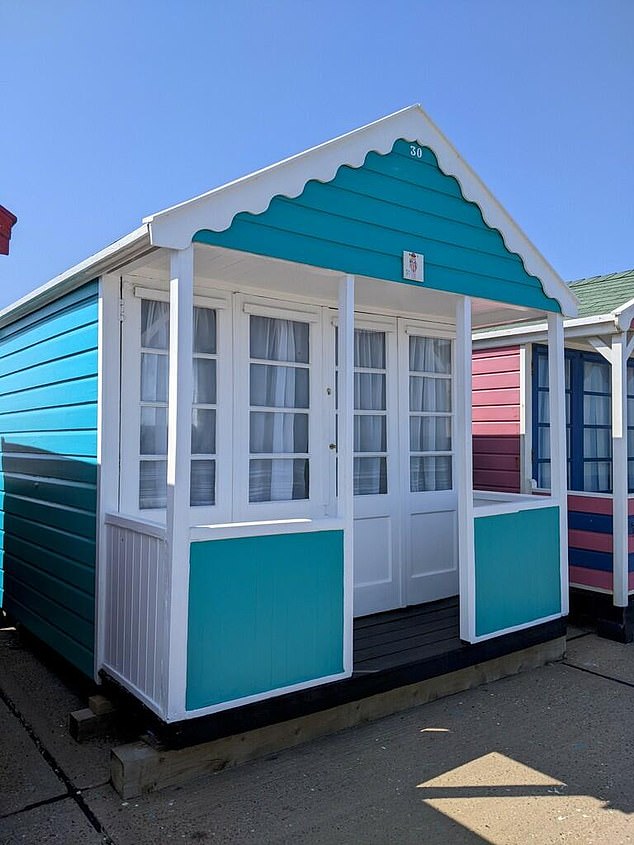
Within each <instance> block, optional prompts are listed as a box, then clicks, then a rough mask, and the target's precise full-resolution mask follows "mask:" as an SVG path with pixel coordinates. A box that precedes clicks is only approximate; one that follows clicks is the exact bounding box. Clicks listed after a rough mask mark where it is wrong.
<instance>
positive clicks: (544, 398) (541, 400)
mask: <svg viewBox="0 0 634 845" xmlns="http://www.w3.org/2000/svg"><path fill="white" fill-rule="evenodd" d="M537 422H540V423H549V422H550V405H549V403H548V393H546V392H545V391H543V390H540V391H539V393H538V394H537Z"/></svg>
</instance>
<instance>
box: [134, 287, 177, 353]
mask: <svg viewBox="0 0 634 845" xmlns="http://www.w3.org/2000/svg"><path fill="white" fill-rule="evenodd" d="M169 318H170V307H169V303H167V302H156V301H154V300H153V299H142V300H141V346H145V347H147V348H148V349H168V348H169V339H170V326H169Z"/></svg>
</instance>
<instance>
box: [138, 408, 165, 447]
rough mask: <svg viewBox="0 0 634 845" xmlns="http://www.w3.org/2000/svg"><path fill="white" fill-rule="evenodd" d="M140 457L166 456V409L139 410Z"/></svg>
mask: <svg viewBox="0 0 634 845" xmlns="http://www.w3.org/2000/svg"><path fill="white" fill-rule="evenodd" d="M139 451H140V453H141V454H142V455H166V454H167V408H141V437H140V448H139Z"/></svg>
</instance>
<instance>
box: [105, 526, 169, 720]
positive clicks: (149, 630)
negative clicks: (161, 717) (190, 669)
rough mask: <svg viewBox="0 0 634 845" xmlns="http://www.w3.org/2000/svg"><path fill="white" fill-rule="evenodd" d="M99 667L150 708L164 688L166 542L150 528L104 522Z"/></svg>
mask: <svg viewBox="0 0 634 845" xmlns="http://www.w3.org/2000/svg"><path fill="white" fill-rule="evenodd" d="M106 533H107V563H108V572H107V576H106V591H107V594H106V601H105V627H106V636H105V656H104V663H105V668H106V669H107V670H109V671H110V672H111V673H112V674H113V675H114V677H115V678H117V679H118V680H119V681H121V682H122V683H123V684H124V685H125V686H126V687H128V688H129V689H131V690H132V691H133V692H135V693H136V694H137V695H139V697H140V698H141V699H142V700H144V701H145V702H146V703H147V704H148V705H150V706H151V707H152V709H153V710H155V711H158V712H162V711H163V707H164V702H165V693H166V688H167V678H166V670H167V653H166V647H167V637H166V631H167V624H166V623H167V618H168V615H167V568H166V543H165V538H164V537H162V536H161V533H162V532H160V531H157V530H156V527H155V526H144V525H143V523H141V522H139V523H137V524H134V523H133V522H132V521H131V520H119V519H117V517H115V516H113V517H109V518H107V520H106Z"/></svg>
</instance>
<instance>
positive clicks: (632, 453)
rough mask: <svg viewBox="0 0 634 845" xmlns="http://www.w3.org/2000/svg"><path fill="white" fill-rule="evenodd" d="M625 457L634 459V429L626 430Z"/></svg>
mask: <svg viewBox="0 0 634 845" xmlns="http://www.w3.org/2000/svg"><path fill="white" fill-rule="evenodd" d="M627 456H628V458H634V428H628V430H627Z"/></svg>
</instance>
